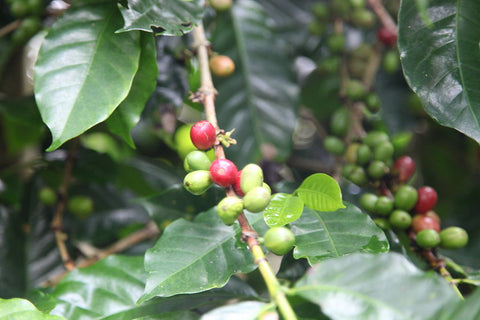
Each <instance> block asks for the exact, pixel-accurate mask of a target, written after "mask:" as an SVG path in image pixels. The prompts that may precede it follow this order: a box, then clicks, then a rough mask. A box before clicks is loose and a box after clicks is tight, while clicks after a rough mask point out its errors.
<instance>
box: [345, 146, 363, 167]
mask: <svg viewBox="0 0 480 320" xmlns="http://www.w3.org/2000/svg"><path fill="white" fill-rule="evenodd" d="M359 146H360V144H359V143H351V144H349V145H348V147H347V150H346V151H345V159H346V160H347V162H348V163H357V149H358V147H359Z"/></svg>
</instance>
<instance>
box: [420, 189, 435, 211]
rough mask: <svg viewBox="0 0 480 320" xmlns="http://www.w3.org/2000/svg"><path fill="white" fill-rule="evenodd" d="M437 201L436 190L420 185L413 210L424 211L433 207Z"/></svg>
mask: <svg viewBox="0 0 480 320" xmlns="http://www.w3.org/2000/svg"><path fill="white" fill-rule="evenodd" d="M436 203H437V192H436V191H435V189H433V188H431V187H427V186H426V187H421V188H419V189H418V200H417V204H416V205H415V211H416V212H418V213H426V212H427V211H430V210H432V209H433V207H434V206H435V204H436Z"/></svg>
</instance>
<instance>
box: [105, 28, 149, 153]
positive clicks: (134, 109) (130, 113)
mask: <svg viewBox="0 0 480 320" xmlns="http://www.w3.org/2000/svg"><path fill="white" fill-rule="evenodd" d="M141 47H142V51H141V53H140V61H139V66H138V71H137V73H136V74H135V78H133V83H132V88H131V89H130V93H129V94H128V96H127V97H126V98H125V100H123V101H122V103H121V104H120V105H119V106H118V107H117V109H116V110H115V111H114V112H113V113H112V115H111V116H110V117H109V118H108V119H107V124H108V128H109V129H110V131H112V132H113V133H115V134H117V135H119V136H120V137H122V138H123V140H125V142H126V143H128V144H129V145H130V146H131V147H132V148H134V147H135V145H134V143H133V139H132V137H131V136H130V131H132V129H133V127H134V126H135V125H136V124H137V123H138V121H139V120H140V115H141V114H142V111H143V109H144V108H145V104H146V103H147V100H148V98H149V97H150V95H151V94H152V92H153V90H155V85H156V79H157V73H158V69H157V62H156V50H155V39H154V38H153V37H152V36H151V35H150V34H145V33H143V32H142V35H141Z"/></svg>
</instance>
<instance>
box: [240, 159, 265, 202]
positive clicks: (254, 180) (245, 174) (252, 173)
mask: <svg viewBox="0 0 480 320" xmlns="http://www.w3.org/2000/svg"><path fill="white" fill-rule="evenodd" d="M241 172H242V173H241V175H240V188H241V189H242V191H243V193H244V194H247V193H248V192H249V191H250V190H252V189H254V188H256V187H261V186H262V185H263V170H262V168H260V166H259V165H257V164H254V163H250V164H247V165H246V166H245V167H244V168H243V169H242V171H241Z"/></svg>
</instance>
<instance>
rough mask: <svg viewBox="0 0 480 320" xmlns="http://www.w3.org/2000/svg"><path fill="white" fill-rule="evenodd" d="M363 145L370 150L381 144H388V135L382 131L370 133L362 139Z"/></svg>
mask: <svg viewBox="0 0 480 320" xmlns="http://www.w3.org/2000/svg"><path fill="white" fill-rule="evenodd" d="M362 141H363V143H365V144H366V145H367V146H369V147H370V148H372V149H374V148H375V147H377V146H378V145H379V144H381V143H382V142H388V141H389V138H388V134H386V133H385V132H383V131H370V132H369V133H367V135H366V136H365V137H364V138H363V140H362Z"/></svg>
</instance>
